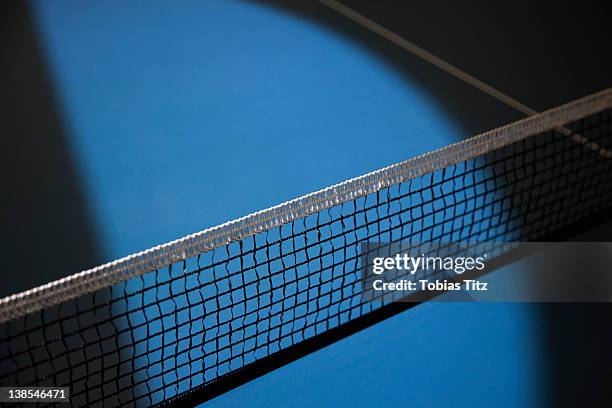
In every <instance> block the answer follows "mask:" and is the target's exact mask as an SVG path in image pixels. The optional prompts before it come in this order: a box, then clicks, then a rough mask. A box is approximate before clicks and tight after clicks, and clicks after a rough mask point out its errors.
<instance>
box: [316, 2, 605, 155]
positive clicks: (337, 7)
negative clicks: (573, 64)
mask: <svg viewBox="0 0 612 408" xmlns="http://www.w3.org/2000/svg"><path fill="white" fill-rule="evenodd" d="M317 1H318V2H319V3H321V4H323V5H325V6H327V7H329V8H330V9H332V10H334V11H336V12H338V13H339V14H341V15H343V16H344V17H346V18H348V19H350V20H352V21H354V22H355V23H357V24H359V25H360V26H362V27H365V28H367V29H368V30H370V31H372V32H374V33H376V34H378V35H380V36H381V37H383V38H384V39H386V40H387V41H389V42H391V43H393V44H395V45H397V46H398V47H400V48H402V49H404V50H406V51H408V52H411V53H412V54H414V55H416V56H417V57H419V58H421V59H423V60H425V61H427V62H429V63H430V64H432V65H435V66H436V67H438V68H440V69H441V70H442V71H444V72H447V73H449V74H451V75H453V76H454V77H456V78H459V79H460V80H462V81H464V82H466V83H468V84H470V85H472V86H473V87H475V88H477V89H479V90H480V91H482V92H484V93H486V94H487V95H489V96H492V97H493V98H495V99H497V100H498V101H501V102H502V103H504V104H506V105H508V106H510V107H512V108H514V109H516V110H517V111H519V112H521V113H523V114H525V115H527V116H532V115H535V114H537V113H538V111H536V110H535V109H532V108H530V107H529V106H527V105H525V104H524V103H522V102H519V101H517V100H516V99H514V98H512V97H511V96H508V95H506V94H505V93H503V92H501V91H500V90H498V89H495V88H493V87H492V86H491V85H489V84H486V83H484V82H482V81H481V80H479V79H478V78H476V77H474V76H472V75H470V74H468V73H467V72H465V71H463V70H461V69H459V68H457V67H456V66H454V65H451V64H449V63H448V62H446V61H444V60H443V59H441V58H440V57H437V56H435V55H434V54H432V53H430V52H429V51H427V50H424V49H423V48H421V47H419V46H418V45H416V44H414V43H413V42H410V41H408V40H407V39H405V38H404V37H402V36H400V35H398V34H396V33H394V32H393V31H390V30H388V29H386V28H385V27H383V26H381V25H380V24H378V23H376V22H374V21H372V20H370V19H369V18H367V17H365V16H363V15H362V14H359V13H357V12H356V11H355V10H353V9H351V8H349V7H347V6H345V5H344V4H342V3H340V2H338V1H336V0H317ZM557 130H558V131H559V132H560V133H562V134H564V135H565V136H569V137H570V138H571V139H572V140H573V141H575V142H577V143H580V144H583V145H585V146H586V147H588V148H590V149H591V150H594V151H596V152H597V153H599V154H601V155H602V156H604V157H605V158H607V159H612V152H611V151H610V150H608V149H606V148H604V147H602V146H600V145H598V144H597V143H595V142H591V141H590V140H588V139H587V138H585V137H584V136H581V135H579V134H572V131H571V130H569V129H567V128H565V127H561V128H557Z"/></svg>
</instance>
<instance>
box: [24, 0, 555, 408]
mask: <svg viewBox="0 0 612 408" xmlns="http://www.w3.org/2000/svg"><path fill="white" fill-rule="evenodd" d="M94 4H95V6H93V5H92V2H87V3H85V2H78V1H61V2H47V1H34V2H32V3H31V5H32V8H33V10H34V15H35V20H36V23H37V26H38V29H39V32H40V35H41V38H42V39H43V45H44V54H45V56H46V59H47V62H48V65H49V70H50V75H51V77H52V78H53V84H54V86H55V91H56V93H57V95H58V98H59V102H60V106H61V108H62V112H61V113H62V119H63V120H64V121H65V123H66V124H67V128H68V134H69V137H70V138H69V142H70V148H71V151H72V154H73V156H74V157H75V158H76V162H77V165H78V170H79V175H80V178H81V179H80V182H81V183H82V185H83V186H84V189H85V196H86V200H87V203H88V206H89V208H90V211H91V214H92V215H93V219H94V225H95V231H96V234H97V236H98V237H99V239H100V242H101V243H102V244H103V256H104V258H105V260H112V259H114V258H118V257H121V256H125V255H128V254H130V253H132V252H135V251H139V250H143V249H146V248H148V247H150V246H153V245H157V244H160V243H163V242H165V241H168V240H172V239H176V238H178V237H181V236H183V235H186V234H190V233H193V232H196V231H198V230H201V229H204V228H206V227H209V226H213V225H216V224H219V223H222V222H224V221H227V220H230V219H233V218H236V217H240V216H243V215H246V214H248V213H251V212H254V211H256V210H260V209H263V208H267V207H269V206H271V205H275V204H277V203H280V202H283V201H286V200H288V199H291V198H294V197H297V196H299V195H302V194H305V193H308V192H311V191H314V190H317V189H320V188H323V187H325V186H327V185H330V184H334V183H337V182H340V181H343V180H345V179H347V178H350V177H354V176H358V175H361V174H363V173H366V172H369V171H372V170H376V169H378V168H380V167H383V166H385V165H389V164H392V163H395V162H398V161H401V160H405V159H407V158H410V157H413V156H415V155H418V154H421V153H424V152H427V151H429V150H432V149H435V148H439V147H442V146H444V145H446V144H448V143H451V142H454V141H457V140H460V139H461V138H464V137H466V136H469V135H470V132H471V131H472V130H473V129H466V128H465V127H463V126H462V111H461V110H459V109H449V108H448V105H446V104H445V101H444V100H443V99H442V98H440V96H439V95H437V94H433V93H432V92H430V89H429V88H428V85H427V84H424V83H422V82H421V81H420V79H419V78H418V77H411V76H410V75H409V74H407V72H406V71H402V70H399V69H398V67H397V66H396V65H394V64H393V63H390V62H389V60H388V59H387V58H384V56H383V54H384V53H381V52H380V50H379V49H376V48H373V46H372V44H374V45H376V44H377V42H380V43H381V44H380V47H381V48H382V49H384V48H385V47H386V46H387V45H385V44H384V41H383V40H380V39H377V38H376V37H373V36H371V35H370V34H368V33H364V34H363V35H361V34H360V35H357V36H352V35H350V31H347V30H344V29H336V28H334V27H333V25H332V24H330V21H335V20H334V19H338V20H339V21H340V20H341V18H340V17H337V16H329V17H328V18H327V20H325V21H319V20H317V19H316V18H313V17H312V16H304V15H299V14H296V13H294V12H291V11H290V10H287V9H283V8H281V7H273V6H272V5H270V4H268V3H265V2H264V3H260V2H255V1H253V2H251V1H237V0H227V1H221V0H217V1H205V2H197V1H191V2H181V3H180V4H179V5H177V4H171V3H170V2H161V1H154V2H129V3H122V4H121V5H120V6H118V4H117V3H113V2H106V1H99V2H95V3H94ZM330 19H331V20H330ZM356 30H358V29H356ZM362 37H363V38H365V39H366V41H362V39H363V38H362ZM409 61H412V60H409ZM416 63H417V62H415V64H416ZM418 64H422V62H418ZM420 69H428V70H431V73H430V75H431V76H433V77H436V76H438V75H439V76H440V78H441V79H440V81H449V79H448V78H443V77H444V75H445V74H443V73H441V72H438V71H437V69H436V68H434V67H428V68H422V67H421V68H420ZM442 78H443V79H442ZM452 81H455V80H454V79H452ZM457 86H458V87H459V88H458V89H463V88H461V87H462V86H463V85H457ZM465 92H472V91H471V90H467V89H466V90H465ZM478 98H481V103H482V104H483V105H487V106H488V109H492V110H496V109H499V111H500V112H504V114H505V112H506V110H505V109H506V108H504V107H503V106H499V104H498V102H496V101H494V100H491V99H489V98H488V97H487V96H485V95H481V96H479V97H478ZM500 115H501V113H500ZM500 124H501V123H500ZM85 266H90V265H85ZM538 326H539V320H538V314H537V313H535V312H534V310H533V307H532V306H530V305H520V304H467V303H452V304H450V303H448V304H447V303H432V304H429V303H428V304H422V305H419V306H417V307H415V308H412V309H410V310H408V311H406V312H403V313H401V314H399V315H397V316H395V317H393V318H391V319H389V320H387V321H384V322H382V323H379V324H377V325H375V326H372V327H370V328H368V329H366V330H364V331H361V332H359V333H357V334H355V335H353V336H351V337H349V338H346V339H344V340H341V341H339V342H337V343H334V344H332V345H330V346H328V347H326V348H324V349H322V350H320V351H318V352H315V353H314V354H311V355H308V356H306V357H304V358H302V359H300V360H298V361H295V362H293V363H291V364H289V365H287V366H285V367H282V368H280V369H278V370H275V371H273V372H272V373H270V374H267V375H265V376H263V377H261V378H259V379H256V380H254V381H251V382H249V383H247V384H245V385H243V386H241V387H239V388H237V389H235V390H233V391H230V392H229V393H226V394H224V395H222V396H220V397H218V398H216V399H214V400H213V401H211V402H210V403H208V404H207V405H208V406H211V407H224V406H250V407H268V406H295V407H303V406H309V405H310V406H354V407H375V406H385V405H387V406H414V407H417V406H453V407H490V406H493V405H494V406H497V407H516V406H521V407H529V406H534V407H537V406H542V405H543V404H544V403H545V401H544V396H543V395H542V389H543V386H542V384H541V383H540V379H541V378H542V377H543V370H544V368H543V367H541V366H540V359H538V358H537V355H538V353H539V352H540V347H541V342H540V340H538ZM493 402H494V403H493Z"/></svg>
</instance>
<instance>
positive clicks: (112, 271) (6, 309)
mask: <svg viewBox="0 0 612 408" xmlns="http://www.w3.org/2000/svg"><path fill="white" fill-rule="evenodd" d="M610 107H612V88H608V89H605V90H603V91H601V92H598V93H596V94H593V95H590V96H587V97H584V98H582V99H578V100H576V101H574V102H570V103H568V104H565V105H562V106H560V107H557V108H554V109H551V110H548V111H545V112H543V113H540V114H537V115H534V116H531V117H528V118H526V119H522V120H519V121H517V122H514V123H511V124H509V125H505V126H502V127H499V128H497V129H494V130H491V131H488V132H485V133H482V134H480V135H477V136H474V137H471V138H469V139H465V140H463V141H460V142H457V143H453V144H450V145H448V146H445V147H443V148H441V149H438V150H434V151H431V152H429V153H425V154H423V155H420V156H417V157H414V158H412V159H409V160H406V161H402V162H399V163H396V164H393V165H390V166H388V167H384V168H382V169H380V170H377V171H374V172H371V173H368V174H364V175H362V176H359V177H356V178H353V179H350V180H347V181H344V182H342V183H339V184H336V185H333V186H330V187H327V188H324V189H322V190H319V191H316V192H313V193H310V194H307V195H304V196H302V197H299V198H296V199H293V200H290V201H287V202H285V203H282V204H279V205H276V206H274V207H270V208H268V209H265V210H262V211H258V212H255V213H252V214H250V215H247V216H245V217H242V218H238V219H236V220H233V221H229V222H226V223H224V224H221V225H218V226H215V227H211V228H208V229H205V230H203V231H200V232H197V233H195V234H191V235H188V236H185V237H183V238H180V239H177V240H175V241H171V242H168V243H165V244H162V245H158V246H155V247H153V248H150V249H147V250H145V251H142V252H138V253H135V254H132V255H129V256H126V257H124V258H121V259H118V260H115V261H112V262H109V263H106V264H104V265H100V266H98V267H95V268H92V269H89V270H86V271H83V272H79V273H76V274H73V275H70V276H67V277H65V278H62V279H59V280H56V281H54V282H50V283H48V284H45V285H42V286H39V287H36V288H33V289H30V290H27V291H25V292H21V293H18V294H15V295H11V296H8V297H5V298H3V299H0V323H4V322H7V321H10V320H13V319H17V318H19V317H23V316H25V315H27V314H30V313H33V312H36V311H39V310H41V309H44V308H46V307H50V306H53V305H56V304H59V303H62V302H65V301H67V300H70V299H74V298H76V297H79V296H81V295H83V294H86V293H91V292H94V291H96V290H99V289H102V288H104V287H108V286H111V285H113V284H115V283H119V282H122V281H125V280H127V279H130V278H132V277H135V276H138V275H141V274H144V273H146V272H150V271H153V270H156V269H160V268H163V267H166V266H168V265H170V264H172V263H175V262H181V261H183V260H185V259H188V258H191V257H194V256H197V255H199V254H202V253H205V252H208V251H211V250H213V249H215V248H219V247H221V246H224V245H227V244H229V243H232V242H235V241H238V240H241V239H244V238H247V237H249V236H252V235H255V234H257V233H260V232H264V231H267V230H270V229H272V228H275V227H278V226H281V225H283V224H286V223H289V222H292V221H295V220H297V219H300V218H303V217H306V216H308V215H311V214H314V213H317V212H320V211H323V210H326V209H328V208H330V207H333V206H336V205H339V204H342V203H345V202H347V201H351V200H354V199H356V198H359V197H363V196H366V195H368V194H371V193H374V192H376V191H379V190H381V189H384V188H387V187H390V186H393V185H396V184H399V183H402V182H405V181H407V180H410V179H414V178H416V177H419V176H423V175H425V174H429V173H433V172H435V171H438V170H442V169H443V168H445V167H448V166H451V165H454V164H457V163H460V162H463V161H466V160H470V159H473V158H475V157H478V156H480V155H483V154H485V153H488V152H491V151H493V150H495V149H498V148H500V147H503V146H505V145H508V144H512V143H514V142H517V141H519V140H521V139H524V138H527V137H529V136H531V135H535V134H538V133H541V132H544V131H547V130H551V129H555V128H558V127H561V126H562V125H565V124H567V123H569V122H572V121H575V120H577V119H580V118H581V117H584V116H588V115H591V114H594V113H597V112H599V111H602V110H604V109H607V108H610Z"/></svg>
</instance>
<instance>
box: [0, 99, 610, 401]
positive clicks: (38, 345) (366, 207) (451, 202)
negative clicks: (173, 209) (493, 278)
mask: <svg viewBox="0 0 612 408" xmlns="http://www.w3.org/2000/svg"><path fill="white" fill-rule="evenodd" d="M567 127H568V128H570V129H571V130H572V131H573V132H575V133H577V134H580V135H581V136H582V137H585V138H588V139H589V140H590V141H593V142H596V143H598V144H599V145H600V146H604V147H607V148H611V147H612V125H611V122H610V111H609V110H607V111H604V112H601V113H598V114H595V115H592V116H589V117H587V118H584V119H582V120H580V121H577V122H575V123H571V124H568V125H567ZM611 202H612V159H610V158H606V157H605V155H602V154H599V153H598V152H595V151H593V150H592V149H590V148H588V147H586V146H584V145H583V144H580V143H577V142H576V141H574V140H571V138H570V137H568V136H567V135H565V134H562V133H560V132H558V131H548V132H545V133H542V134H538V135H534V136H531V137H528V138H526V139H523V140H522V141H520V142H517V143H514V144H512V145H508V146H505V147H503V148H501V149H498V150H496V151H494V152H491V153H488V154H486V155H483V156H480V157H477V158H475V159H472V160H468V161H464V162H460V163H458V164H456V165H453V166H450V167H447V168H445V169H442V170H439V171H436V172H434V173H431V174H427V175H424V176H421V177H418V178H416V179H413V180H410V181H407V182H404V183H402V184H399V185H395V186H392V187H389V188H386V189H383V190H380V191H378V192H376V193H373V194H370V195H368V196H365V197H361V198H358V199H356V200H353V201H350V202H345V203H343V204H340V205H337V206H335V207H332V208H330V209H328V210H326V211H323V212H320V213H316V214H313V215H310V216H307V217H305V218H301V219H298V220H296V221H293V222H290V223H288V224H285V225H283V226H281V227H278V228H275V229H272V230H269V231H267V232H264V233H260V234H256V235H254V236H250V237H247V238H244V239H243V240H241V241H238V242H233V243H231V244H229V245H226V246H225V247H222V248H219V249H216V250H214V251H211V252H208V253H203V254H201V255H199V256H198V257H195V258H190V259H187V260H185V261H184V262H181V263H177V264H172V265H168V266H167V267H166V268H163V269H159V270H156V271H153V272H149V273H146V274H144V275H141V276H139V277H136V278H133V279H130V280H128V281H126V282H122V283H119V284H116V285H114V286H112V287H109V288H105V289H103V290H100V291H98V292H95V293H90V294H85V295H83V296H81V297H80V298H78V299H77V300H72V301H68V302H65V303H62V304H59V305H57V306H55V307H52V308H48V309H46V310H43V311H41V312H36V313H32V314H29V315H27V316H25V317H24V318H20V319H17V320H13V321H10V322H8V323H5V324H2V325H1V326H0V384H1V385H3V386H8V385H19V386H28V385H54V386H70V387H71V398H72V404H73V405H74V406H102V405H104V406H118V405H121V406H126V405H138V406H140V405H143V406H144V405H152V404H156V403H160V402H162V401H165V400H168V399H171V398H173V397H175V396H177V395H181V394H183V393H187V392H189V391H190V390H194V389H199V390H202V389H206V387H212V386H213V385H215V386H217V385H218V384H220V383H223V382H224V381H230V379H231V378H232V376H234V375H236V373H243V372H245V371H248V370H255V368H254V367H256V365H257V364H258V362H260V361H262V359H266V358H268V357H269V356H273V355H274V354H276V353H278V352H280V351H282V350H286V349H287V348H289V347H293V346H299V345H300V344H301V343H303V342H305V341H306V340H308V339H315V340H316V339H317V338H318V337H319V336H321V335H323V334H324V333H326V332H328V331H330V330H331V329H333V328H337V327H340V326H342V325H345V324H347V323H349V322H353V321H356V320H358V319H360V318H362V317H364V316H367V315H368V314H369V313H370V312H372V311H374V310H377V309H381V308H385V307H388V306H389V304H390V303H391V302H392V301H393V300H394V299H391V298H388V297H385V298H378V299H374V300H372V301H366V300H364V299H363V298H362V286H361V285H362V283H361V276H362V270H361V267H362V266H361V256H362V255H363V254H362V246H361V244H362V243H365V242H368V243H376V242H392V243H393V242H399V241H415V242H421V243H423V242H432V243H435V242H457V241H495V242H509V241H532V240H537V239H538V238H539V237H543V236H546V235H547V234H549V233H551V232H554V231H556V230H559V229H561V228H563V227H565V226H568V225H571V224H576V223H579V222H580V220H582V219H584V218H585V217H587V216H590V215H593V214H597V212H598V211H602V210H604V209H606V208H607V207H608V206H609V205H610V203H611ZM387 296H388V295H387Z"/></svg>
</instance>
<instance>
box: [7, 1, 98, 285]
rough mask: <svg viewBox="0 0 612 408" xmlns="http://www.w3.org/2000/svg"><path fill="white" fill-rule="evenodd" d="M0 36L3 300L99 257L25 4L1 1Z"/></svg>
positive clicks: (81, 268) (58, 109)
mask: <svg viewBox="0 0 612 408" xmlns="http://www.w3.org/2000/svg"><path fill="white" fill-rule="evenodd" d="M0 37H1V38H0V55H1V57H0V58H1V61H2V62H1V63H0V83H1V85H0V96H1V97H0V123H1V124H2V136H0V140H1V142H0V143H1V145H2V147H1V148H0V151H2V159H1V160H0V163H1V165H0V166H1V169H0V174H1V177H2V190H3V193H2V194H0V196H1V197H2V199H1V202H2V212H1V213H2V221H1V224H2V227H1V228H0V231H1V232H0V245H2V256H0V279H1V282H2V283H1V284H0V297H3V296H7V295H10V294H12V293H16V292H20V291H23V290H27V289H30V288H32V287H34V286H38V285H42V284H45V283H48V282H50V281H53V280H56V279H59V278H61V277H64V276H67V275H70V274H73V273H76V272H79V271H81V270H83V269H86V268H88V267H93V266H95V265H96V264H98V263H99V262H100V261H101V259H102V257H101V256H100V250H99V247H98V242H97V239H96V237H95V233H94V230H93V227H92V225H93V224H92V221H91V219H90V215H89V209H88V207H87V203H86V202H85V199H84V196H83V192H82V186H81V185H80V184H79V181H80V180H79V176H78V172H77V169H76V166H75V163H74V158H73V157H72V155H71V151H70V148H69V143H68V136H67V130H66V126H65V124H64V123H62V118H61V115H60V109H61V108H60V107H59V103H58V100H57V97H56V95H55V94H54V89H53V85H52V83H51V80H50V75H49V73H48V70H47V66H46V64H45V60H44V53H43V50H42V47H41V45H40V41H39V39H38V38H37V29H36V26H35V22H34V21H33V17H32V15H31V12H30V10H29V8H28V3H27V2H25V1H3V2H1V4H0Z"/></svg>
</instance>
